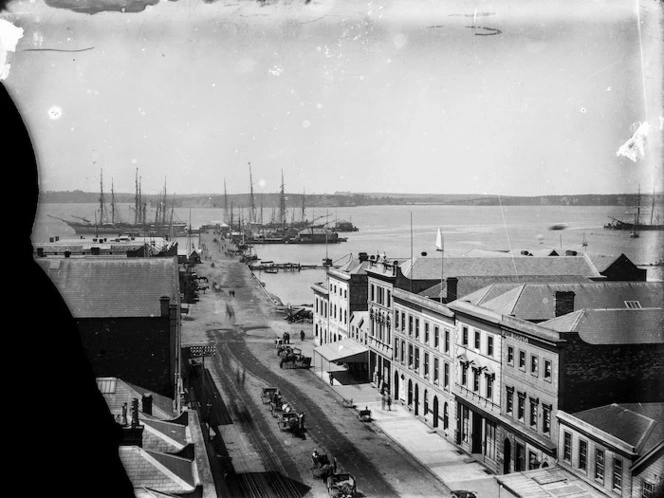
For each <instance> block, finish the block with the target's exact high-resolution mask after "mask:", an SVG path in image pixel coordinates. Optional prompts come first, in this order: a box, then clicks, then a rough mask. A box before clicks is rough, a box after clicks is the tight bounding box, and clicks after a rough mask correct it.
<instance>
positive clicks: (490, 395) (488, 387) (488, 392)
mask: <svg viewBox="0 0 664 498" xmlns="http://www.w3.org/2000/svg"><path fill="white" fill-rule="evenodd" d="M486 397H487V399H492V398H493V374H489V375H487V376H486Z"/></svg>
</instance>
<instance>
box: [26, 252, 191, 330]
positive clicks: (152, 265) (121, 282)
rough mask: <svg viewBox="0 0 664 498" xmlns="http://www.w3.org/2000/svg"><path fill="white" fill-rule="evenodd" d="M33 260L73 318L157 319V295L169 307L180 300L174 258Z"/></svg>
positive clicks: (159, 306) (158, 308) (96, 257)
mask: <svg viewBox="0 0 664 498" xmlns="http://www.w3.org/2000/svg"><path fill="white" fill-rule="evenodd" d="M36 261H37V263H38V264H39V265H40V266H41V267H42V269H43V270H44V271H45V272H46V274H47V275H48V276H49V278H50V279H51V281H52V282H53V283H54V284H55V286H56V287H57V288H58V291H60V294H61V295H62V297H63V298H64V300H65V302H66V303H67V306H68V307H69V310H70V311H71V313H72V315H73V316H74V317H75V318H103V317H113V318H117V317H150V316H160V315H161V305H160V302H159V298H160V297H161V296H167V297H169V298H170V300H171V304H174V303H179V301H180V290H179V280H178V265H177V261H176V258H175V257H172V258H121V259H110V258H103V257H99V256H93V257H89V258H88V257H84V258H75V259H73V258H65V259H37V260H36Z"/></svg>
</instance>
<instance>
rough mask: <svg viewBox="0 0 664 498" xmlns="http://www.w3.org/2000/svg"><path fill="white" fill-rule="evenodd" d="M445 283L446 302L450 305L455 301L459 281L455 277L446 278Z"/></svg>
mask: <svg viewBox="0 0 664 498" xmlns="http://www.w3.org/2000/svg"><path fill="white" fill-rule="evenodd" d="M445 282H446V283H447V295H446V302H448V303H451V302H452V301H456V299H457V287H458V284H459V279H458V278H457V277H447V278H446V279H445ZM441 292H442V289H441Z"/></svg>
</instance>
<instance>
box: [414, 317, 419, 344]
mask: <svg viewBox="0 0 664 498" xmlns="http://www.w3.org/2000/svg"><path fill="white" fill-rule="evenodd" d="M419 338H420V319H419V318H416V319H415V339H419Z"/></svg>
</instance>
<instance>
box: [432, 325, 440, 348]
mask: <svg viewBox="0 0 664 498" xmlns="http://www.w3.org/2000/svg"><path fill="white" fill-rule="evenodd" d="M439 345H440V328H438V325H435V326H434V327H433V347H434V348H436V349H438V346H439Z"/></svg>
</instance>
